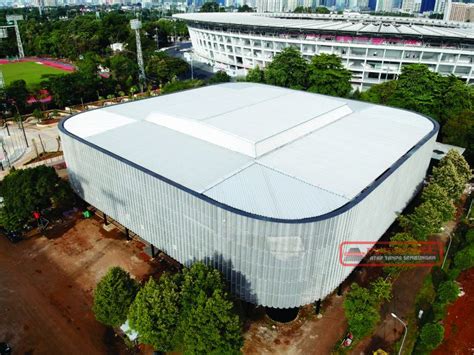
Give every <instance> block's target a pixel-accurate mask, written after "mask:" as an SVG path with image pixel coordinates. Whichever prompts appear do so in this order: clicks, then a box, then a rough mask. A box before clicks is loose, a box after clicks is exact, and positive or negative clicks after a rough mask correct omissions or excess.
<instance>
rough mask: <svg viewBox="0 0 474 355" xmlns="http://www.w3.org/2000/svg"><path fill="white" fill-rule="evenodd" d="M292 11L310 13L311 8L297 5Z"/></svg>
mask: <svg viewBox="0 0 474 355" xmlns="http://www.w3.org/2000/svg"><path fill="white" fill-rule="evenodd" d="M293 12H294V13H295V14H310V13H312V12H313V9H312V8H311V7H304V6H297V7H296V8H295V9H294V10H293Z"/></svg>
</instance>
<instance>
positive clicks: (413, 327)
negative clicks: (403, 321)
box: [392, 316, 418, 355]
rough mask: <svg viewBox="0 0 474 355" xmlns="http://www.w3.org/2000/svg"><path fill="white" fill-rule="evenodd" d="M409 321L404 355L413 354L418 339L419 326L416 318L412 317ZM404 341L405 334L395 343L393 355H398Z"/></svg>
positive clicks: (403, 350)
mask: <svg viewBox="0 0 474 355" xmlns="http://www.w3.org/2000/svg"><path fill="white" fill-rule="evenodd" d="M407 321H408V331H407V336H406V338H405V342H404V343H403V349H402V355H411V354H413V349H414V348H415V344H416V340H417V339H418V325H417V320H416V318H415V317H413V316H412V317H410V318H409V319H407ZM402 340H403V334H402V337H401V338H400V339H399V340H398V341H397V342H396V343H395V345H394V347H393V352H392V354H398V351H399V350H400V346H401V345H402Z"/></svg>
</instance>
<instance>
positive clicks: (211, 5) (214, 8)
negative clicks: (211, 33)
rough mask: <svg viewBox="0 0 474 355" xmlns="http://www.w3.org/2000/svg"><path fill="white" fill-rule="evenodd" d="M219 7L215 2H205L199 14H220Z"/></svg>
mask: <svg viewBox="0 0 474 355" xmlns="http://www.w3.org/2000/svg"><path fill="white" fill-rule="evenodd" d="M220 11H221V7H220V6H219V4H218V3H217V2H212V1H211V2H206V3H204V4H203V5H202V6H201V9H200V10H199V12H220Z"/></svg>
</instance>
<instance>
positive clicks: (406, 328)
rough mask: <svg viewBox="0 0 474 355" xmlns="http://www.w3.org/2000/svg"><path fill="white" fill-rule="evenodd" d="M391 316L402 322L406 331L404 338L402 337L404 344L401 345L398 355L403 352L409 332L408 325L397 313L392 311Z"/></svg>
mask: <svg viewBox="0 0 474 355" xmlns="http://www.w3.org/2000/svg"><path fill="white" fill-rule="evenodd" d="M390 314H391V316H392V317H393V318H395V319H396V320H398V321H399V322H400V323H402V324H403V326H404V327H405V333H404V334H403V339H402V344H401V345H400V349H399V350H398V355H400V354H401V353H402V349H403V343H405V338H406V336H407V332H408V326H407V325H406V323H405V322H404V321H402V320H401V319H400V318H398V316H397V315H396V314H395V313H390Z"/></svg>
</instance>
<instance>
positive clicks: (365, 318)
mask: <svg viewBox="0 0 474 355" xmlns="http://www.w3.org/2000/svg"><path fill="white" fill-rule="evenodd" d="M376 302H377V299H376V297H375V296H374V295H372V294H371V292H370V291H369V290H368V289H366V288H363V287H360V286H359V285H357V284H353V285H352V287H351V289H350V291H349V292H348V293H347V296H346V299H345V300H344V311H345V314H346V318H347V322H348V324H349V329H350V331H351V332H352V333H353V334H354V337H356V338H359V339H360V338H363V337H364V336H366V335H368V334H369V333H370V332H371V331H372V329H373V328H374V327H375V325H376V324H377V322H378V321H379V320H380V315H379V312H378V310H377V309H376V308H375V304H376Z"/></svg>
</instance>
